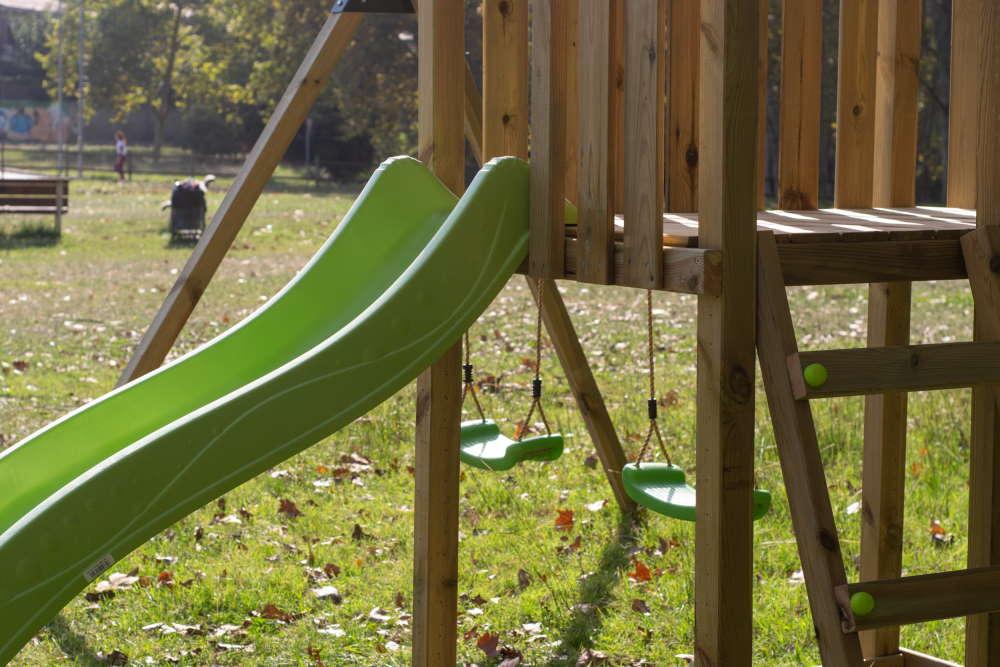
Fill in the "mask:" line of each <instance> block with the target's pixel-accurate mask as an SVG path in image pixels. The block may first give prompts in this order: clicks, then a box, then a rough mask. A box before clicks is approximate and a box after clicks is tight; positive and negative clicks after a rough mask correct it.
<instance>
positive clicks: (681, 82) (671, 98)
mask: <svg viewBox="0 0 1000 667" xmlns="http://www.w3.org/2000/svg"><path fill="white" fill-rule="evenodd" d="M700 4H701V3H699V2H691V1H690V0H670V15H669V20H668V31H667V32H668V40H669V48H668V53H669V60H670V62H669V65H668V67H669V70H670V76H669V77H668V79H669V84H668V85H669V94H668V95H667V106H668V114H669V121H668V125H667V127H668V130H667V135H668V136H667V202H666V203H667V210H668V211H674V212H678V213H687V212H691V211H697V210H698V139H699V137H698V73H699V69H700V62H699V56H698V54H699V52H700V51H699V50H700V39H701V37H700V32H701V31H700V22H701V8H700Z"/></svg>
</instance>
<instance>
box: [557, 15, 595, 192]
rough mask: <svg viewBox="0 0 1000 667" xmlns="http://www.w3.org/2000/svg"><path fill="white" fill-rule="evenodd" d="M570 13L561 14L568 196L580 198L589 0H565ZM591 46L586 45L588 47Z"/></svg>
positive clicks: (566, 184)
mask: <svg viewBox="0 0 1000 667" xmlns="http://www.w3.org/2000/svg"><path fill="white" fill-rule="evenodd" d="M565 2H566V10H565V11H566V13H565V14H564V15H563V16H560V17H558V19H559V21H561V22H563V23H565V30H566V166H565V169H566V181H565V188H566V189H565V192H566V199H567V200H569V201H571V202H573V203H576V201H577V188H578V186H577V178H578V177H577V168H578V165H579V161H580V157H579V148H580V109H579V106H578V105H577V103H576V100H577V99H579V97H580V92H579V91H580V84H581V81H580V55H581V54H580V48H579V44H580V12H581V11H583V10H584V7H581V4H583V5H586V0H565ZM587 48H590V45H589V44H587V45H586V46H585V49H584V50H586V49H587Z"/></svg>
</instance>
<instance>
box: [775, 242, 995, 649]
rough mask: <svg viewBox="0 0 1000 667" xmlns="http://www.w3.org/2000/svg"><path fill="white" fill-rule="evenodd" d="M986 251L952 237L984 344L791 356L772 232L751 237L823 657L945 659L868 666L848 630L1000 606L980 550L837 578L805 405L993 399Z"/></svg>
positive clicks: (839, 569)
mask: <svg viewBox="0 0 1000 667" xmlns="http://www.w3.org/2000/svg"><path fill="white" fill-rule="evenodd" d="M997 241H1000V239H997ZM992 248H998V249H1000V242H994V240H993V239H991V237H990V235H989V234H988V233H987V232H986V231H985V230H983V229H981V230H979V231H977V232H971V233H970V234H968V235H966V236H965V237H963V239H962V249H963V254H964V256H965V261H966V265H967V272H968V274H969V281H970V284H971V286H972V292H973V298H974V300H975V302H976V304H977V329H978V330H979V332H980V333H981V334H982V335H981V336H980V338H981V339H982V340H983V341H984V342H974V343H951V344H941V345H902V346H894V347H881V348H864V349H850V350H830V351H821V352H799V350H798V344H797V342H796V338H795V330H794V327H793V324H792V317H791V311H790V309H789V304H788V297H787V294H786V292H785V280H784V275H783V273H782V267H781V260H780V257H779V254H778V247H777V244H776V243H775V240H774V235H773V234H772V233H770V232H763V233H761V234H760V235H759V243H758V260H759V261H758V304H757V351H758V355H759V359H760V366H761V372H762V375H763V378H764V388H765V390H766V393H767V402H768V406H769V408H770V411H771V420H772V422H773V425H774V435H775V440H776V442H777V446H778V453H779V457H780V459H781V469H782V474H783V476H784V479H785V488H786V490H787V493H788V503H789V506H790V510H791V515H792V523H793V526H794V530H795V537H796V542H797V544H798V549H799V556H800V558H801V561H802V569H803V573H804V575H805V582H806V587H807V591H808V594H809V604H810V607H811V610H812V616H813V622H814V624H815V628H816V636H817V640H818V642H819V647H820V655H821V657H822V660H823V664H824V665H829V666H836V667H853V666H855V665H857V666H860V665H866V664H870V665H878V666H880V667H888V666H890V665H892V666H913V665H928V666H929V665H954V664H955V663H952V662H948V661H945V660H941V659H938V658H932V657H930V656H925V655H922V654H917V653H915V652H912V651H907V650H903V651H901V652H900V653H898V654H894V655H892V656H885V657H879V658H872V659H870V660H869V661H867V662H866V661H865V660H864V659H863V657H862V650H861V643H860V640H859V636H858V632H859V631H862V630H872V629H876V628H882V627H893V626H899V625H905V624H911V623H920V622H924V621H931V620H938V619H943V618H955V617H961V616H973V615H976V614H988V613H992V612H998V611H1000V562H997V561H995V560H993V561H992V562H991V559H990V558H989V556H988V555H987V557H986V558H985V559H978V560H979V562H977V557H976V556H975V555H973V554H971V550H970V569H967V570H961V571H957V572H944V573H938V574H930V575H923V576H914V577H903V578H898V579H886V580H881V581H866V582H861V583H855V584H849V583H848V582H847V578H846V575H845V571H844V562H843V557H842V555H841V550H840V541H839V537H838V534H837V528H836V525H835V522H834V516H833V511H832V508H831V504H830V496H829V492H828V490H827V482H826V475H825V472H824V470H823V463H822V460H821V457H820V449H819V444H818V440H817V436H816V427H815V424H814V423H813V415H812V409H811V407H810V404H809V401H810V400H811V399H814V398H826V397H832V396H851V395H870V394H881V393H884V392H887V391H902V392H907V391H923V390H933V389H945V388H953V387H977V388H981V389H980V391H986V392H990V393H991V394H992V398H993V400H995V401H996V400H998V399H1000V393H997V392H996V388H997V387H998V386H1000V342H995V341H1000V254H996V253H994V252H993V251H992V250H991V249H992ZM994 271H996V272H994ZM990 341H994V342H990ZM813 365H815V369H814V370H819V371H822V372H820V373H817V374H815V375H810V378H809V380H810V381H811V383H810V381H807V380H806V378H805V375H806V373H805V369H806V368H808V367H810V366H813ZM981 511H982V510H981ZM985 511H990V510H989V508H987V509H986V510H985ZM984 560H985V562H983V561H984ZM974 565H983V567H972V566H974ZM857 594H860V595H861V596H863V597H866V598H867V596H871V597H870V598H867V601H868V602H872V601H873V602H874V607H873V608H872V609H871V610H870V611H868V612H867V613H863V614H862V613H855V612H853V611H852V605H851V599H852V596H855V595H857ZM859 602H860V600H859ZM990 618H997V617H996V616H993V617H990ZM976 662H978V661H976ZM970 664H971V663H970ZM983 664H992V663H989V662H984V663H983Z"/></svg>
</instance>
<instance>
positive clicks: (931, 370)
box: [788, 343, 1000, 399]
mask: <svg viewBox="0 0 1000 667" xmlns="http://www.w3.org/2000/svg"><path fill="white" fill-rule="evenodd" d="M814 364H819V365H820V366H822V367H823V368H824V369H825V371H826V372H825V375H826V376H827V378H826V380H825V381H824V382H823V383H822V384H820V385H818V386H811V385H810V384H809V383H808V382H807V381H806V378H805V373H804V371H805V369H806V368H808V367H809V366H812V365H814ZM788 372H789V374H790V376H791V381H792V387H793V388H794V391H795V398H797V399H813V398H830V397H833V396H861V395H868V394H881V393H884V392H887V391H930V390H936V389H954V388H956V387H972V386H975V385H978V384H989V383H1000V343H939V344H935V345H895V346H892V347H862V348H854V349H847V350H823V351H818V352H799V353H798V354H794V355H792V356H791V357H789V360H788Z"/></svg>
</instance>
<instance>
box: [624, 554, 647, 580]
mask: <svg viewBox="0 0 1000 667" xmlns="http://www.w3.org/2000/svg"><path fill="white" fill-rule="evenodd" d="M628 578H629V579H631V580H632V581H635V582H638V583H642V582H644V581H649V580H650V579H652V578H653V575H652V573H651V572H650V571H649V568H648V567H646V565H645V564H644V563H643V562H642V561H641V560H639V559H638V558H637V559H636V560H635V570H633V571H632V572H629V573H628Z"/></svg>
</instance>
